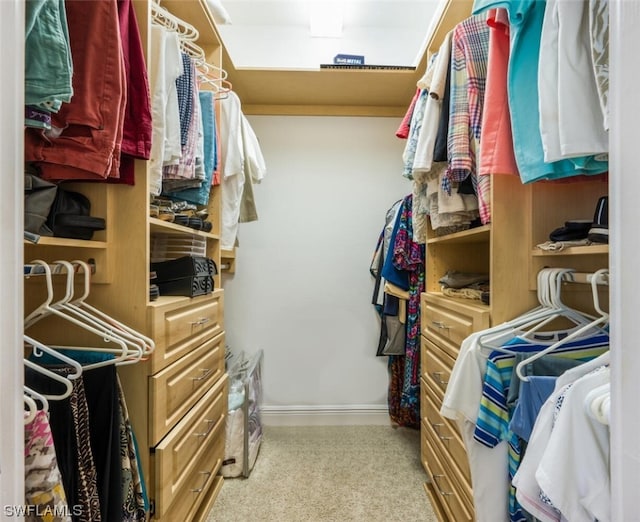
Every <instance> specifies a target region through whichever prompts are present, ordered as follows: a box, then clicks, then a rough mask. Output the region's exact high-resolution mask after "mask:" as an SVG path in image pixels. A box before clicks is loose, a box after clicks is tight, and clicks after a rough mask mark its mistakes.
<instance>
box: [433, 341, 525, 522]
mask: <svg viewBox="0 0 640 522" xmlns="http://www.w3.org/2000/svg"><path fill="white" fill-rule="evenodd" d="M487 331H488V330H485V331H482V332H477V333H473V334H471V335H470V336H469V337H467V338H466V339H465V340H464V341H463V342H462V345H461V346H460V353H459V355H458V357H457V358H456V362H455V364H454V366H453V370H452V372H451V377H450V378H449V384H448V385H447V389H446V391H445V396H444V399H443V401H442V407H441V409H440V413H441V414H442V415H443V416H444V417H447V418H450V419H454V420H455V421H456V422H457V423H458V426H459V428H460V431H461V433H462V438H463V440H464V444H465V448H466V450H467V457H468V459H469V467H470V470H471V481H472V486H473V503H474V507H475V515H476V520H477V522H504V521H508V520H509V513H508V504H509V498H508V494H509V476H508V473H507V470H508V459H507V457H508V447H507V443H506V441H502V442H501V443H500V444H498V445H497V446H496V447H495V448H488V447H486V446H484V445H482V444H480V443H478V442H477V441H476V440H474V438H473V432H474V430H475V426H476V420H477V418H478V407H479V406H480V398H481V396H482V384H483V382H484V375H485V373H486V367H487V357H488V355H489V350H485V351H482V350H481V349H480V347H479V345H478V344H477V341H478V337H479V336H480V334H483V333H486V332H487ZM512 337H513V334H512V333H508V334H506V336H505V339H501V340H498V341H497V342H498V343H500V344H501V343H502V342H504V341H506V340H508V339H511V338H512ZM485 352H486V353H485Z"/></svg>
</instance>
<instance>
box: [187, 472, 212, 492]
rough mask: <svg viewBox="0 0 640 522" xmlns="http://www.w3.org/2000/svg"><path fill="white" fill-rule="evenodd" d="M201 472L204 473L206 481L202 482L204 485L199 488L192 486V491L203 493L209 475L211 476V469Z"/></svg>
mask: <svg viewBox="0 0 640 522" xmlns="http://www.w3.org/2000/svg"><path fill="white" fill-rule="evenodd" d="M200 473H201V474H202V475H204V482H203V483H202V486H201V487H199V488H191V492H192V493H202V492H203V491H204V485H205V484H206V483H207V480H209V477H210V476H211V472H210V471H201V472H200Z"/></svg>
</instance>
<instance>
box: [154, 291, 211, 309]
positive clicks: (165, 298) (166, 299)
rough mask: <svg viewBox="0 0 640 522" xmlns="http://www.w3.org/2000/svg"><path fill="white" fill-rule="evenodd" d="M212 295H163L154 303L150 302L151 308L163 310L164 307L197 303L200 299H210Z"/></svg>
mask: <svg viewBox="0 0 640 522" xmlns="http://www.w3.org/2000/svg"><path fill="white" fill-rule="evenodd" d="M211 295H212V294H206V295H201V296H197V297H186V296H183V295H161V296H159V297H158V298H157V299H155V300H154V301H150V302H149V307H150V308H161V307H163V306H169V305H171V306H178V305H181V304H191V303H195V302H196V301H197V300H198V299H199V300H204V299H209V298H210V297H211Z"/></svg>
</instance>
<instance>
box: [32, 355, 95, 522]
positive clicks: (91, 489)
mask: <svg viewBox="0 0 640 522" xmlns="http://www.w3.org/2000/svg"><path fill="white" fill-rule="evenodd" d="M47 368H48V369H49V370H52V371H55V372H56V373H59V374H61V375H68V374H69V373H70V369H68V368H63V367H57V368H55V367H50V366H49V367H47ZM72 383H73V391H72V392H71V395H70V396H69V397H67V398H66V399H62V400H50V401H49V425H50V426H51V435H52V437H53V444H54V447H55V450H56V457H57V459H58V468H59V469H60V474H61V475H62V484H63V486H64V491H65V495H66V497H67V504H68V505H69V508H70V510H71V512H72V514H73V516H72V520H73V522H96V521H100V520H101V516H100V500H99V497H98V487H97V476H96V466H95V463H94V461H93V453H92V449H91V444H90V429H89V410H88V407H87V401H86V394H85V389H84V381H83V377H82V376H81V377H80V378H79V379H76V380H74V381H72ZM25 384H26V385H27V386H29V387H30V388H33V389H34V390H36V391H38V392H40V393H43V394H46V395H49V394H50V395H60V394H62V393H64V391H65V390H64V385H63V384H61V383H59V382H57V381H54V380H53V379H51V378H49V377H47V376H46V375H43V374H41V373H39V372H37V371H35V370H32V369H31V368H28V367H27V368H25ZM78 507H79V508H80V512H79V513H78V512H77V511H76V510H77V508H78Z"/></svg>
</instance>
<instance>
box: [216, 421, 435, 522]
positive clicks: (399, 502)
mask: <svg viewBox="0 0 640 522" xmlns="http://www.w3.org/2000/svg"><path fill="white" fill-rule="evenodd" d="M419 435H420V434H419V432H418V431H416V430H411V429H406V428H394V427H391V426H309V427H298V426H296V427H292V426H277V427H276V426H267V427H266V428H265V433H264V436H263V439H262V445H261V448H260V453H259V455H258V458H257V460H256V464H255V467H254V469H253V471H252V472H251V475H250V477H249V478H246V479H245V478H229V479H226V480H225V482H224V485H223V486H222V490H221V491H220V494H219V496H218V499H217V500H216V503H215V504H214V507H213V510H212V511H211V513H210V515H209V522H272V521H273V522H275V521H278V522H289V521H290V522H303V521H304V522H307V521H308V522H394V521H398V522H400V521H402V522H436V520H437V519H436V517H435V514H434V513H433V511H432V509H431V507H430V505H429V501H428V499H427V495H426V493H425V491H424V487H423V484H424V482H425V480H426V478H427V476H426V474H425V472H424V470H423V468H422V465H421V464H420V439H419Z"/></svg>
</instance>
